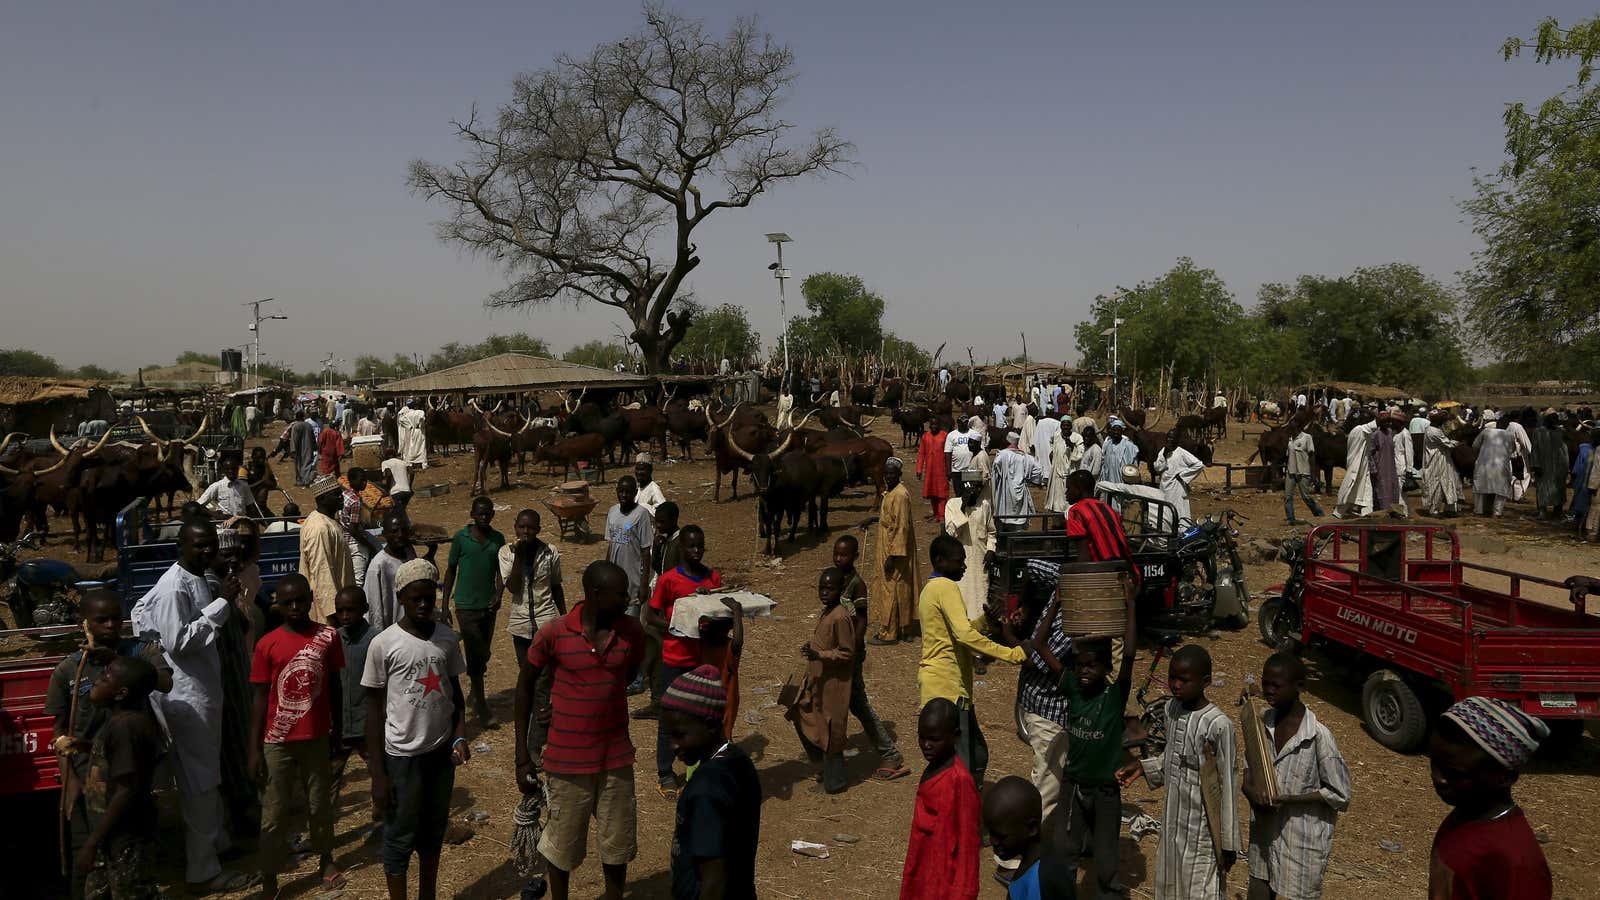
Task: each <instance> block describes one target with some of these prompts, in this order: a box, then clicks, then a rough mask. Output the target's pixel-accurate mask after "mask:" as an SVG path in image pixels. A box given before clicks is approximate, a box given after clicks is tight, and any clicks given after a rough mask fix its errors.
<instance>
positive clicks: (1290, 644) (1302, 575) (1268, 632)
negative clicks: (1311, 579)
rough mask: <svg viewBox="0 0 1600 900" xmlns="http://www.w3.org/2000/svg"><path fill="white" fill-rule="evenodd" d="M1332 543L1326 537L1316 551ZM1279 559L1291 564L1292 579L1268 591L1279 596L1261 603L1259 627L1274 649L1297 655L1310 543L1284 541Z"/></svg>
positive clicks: (1269, 645)
mask: <svg viewBox="0 0 1600 900" xmlns="http://www.w3.org/2000/svg"><path fill="white" fill-rule="evenodd" d="M1330 540H1332V537H1331V536H1325V537H1322V538H1320V539H1319V540H1318V541H1317V546H1316V549H1315V552H1316V553H1318V554H1321V552H1322V548H1323V547H1326V546H1327V545H1328V542H1329V541H1330ZM1278 558H1279V559H1281V560H1283V561H1284V562H1285V563H1288V565H1289V580H1288V581H1285V582H1284V583H1283V584H1277V585H1273V586H1272V588H1271V589H1270V590H1269V591H1268V592H1269V593H1271V594H1275V595H1276V596H1274V597H1273V598H1272V599H1271V600H1268V601H1267V602H1265V603H1263V604H1261V613H1260V616H1259V625H1258V627H1259V628H1260V629H1261V640H1262V641H1264V642H1265V643H1266V645H1267V646H1268V647H1271V648H1273V649H1274V650H1286V651H1289V652H1292V653H1297V652H1299V650H1300V634H1301V631H1300V625H1301V611H1302V610H1303V609H1304V608H1305V607H1304V602H1305V592H1306V542H1305V539H1304V538H1289V539H1287V540H1285V541H1284V542H1283V549H1282V550H1280V551H1279V553H1278Z"/></svg>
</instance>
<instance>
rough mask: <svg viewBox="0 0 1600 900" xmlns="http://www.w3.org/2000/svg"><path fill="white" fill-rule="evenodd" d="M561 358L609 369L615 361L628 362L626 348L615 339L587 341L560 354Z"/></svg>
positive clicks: (579, 363) (613, 365)
mask: <svg viewBox="0 0 1600 900" xmlns="http://www.w3.org/2000/svg"><path fill="white" fill-rule="evenodd" d="M561 358H562V359H563V360H565V361H566V362H569V363H577V364H578V365H580V366H594V367H595V368H597V369H610V368H613V367H615V366H616V364H617V363H627V362H628V348H627V347H624V346H622V345H621V344H619V343H616V342H615V341H600V340H594V341H588V342H587V343H583V344H579V345H577V346H576V347H573V348H572V349H571V350H568V351H567V352H565V353H563V354H561Z"/></svg>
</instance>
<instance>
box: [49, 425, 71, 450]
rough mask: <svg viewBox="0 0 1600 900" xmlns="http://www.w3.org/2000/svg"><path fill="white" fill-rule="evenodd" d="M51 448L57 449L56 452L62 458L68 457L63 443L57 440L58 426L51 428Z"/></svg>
mask: <svg viewBox="0 0 1600 900" xmlns="http://www.w3.org/2000/svg"><path fill="white" fill-rule="evenodd" d="M50 446H52V447H54V448H56V452H57V453H59V454H61V455H62V456H66V455H67V453H68V452H69V451H68V450H67V448H65V447H63V446H61V442H60V441H59V440H57V439H56V426H54V425H51V426H50Z"/></svg>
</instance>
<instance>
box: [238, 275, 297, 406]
mask: <svg viewBox="0 0 1600 900" xmlns="http://www.w3.org/2000/svg"><path fill="white" fill-rule="evenodd" d="M272 300H273V298H271V297H268V298H266V299H265V300H249V301H246V302H245V303H242V304H240V305H241V306H248V307H250V318H251V321H250V331H251V333H252V334H253V335H254V336H255V340H254V341H253V343H254V344H255V350H254V352H253V353H252V354H251V356H253V357H255V358H254V359H253V360H252V361H251V362H252V365H251V368H252V369H253V370H254V371H253V373H252V374H253V378H252V380H253V381H254V382H255V384H253V385H252V387H261V323H262V322H268V321H271V320H273V319H287V318H289V317H288V316H284V315H271V316H263V315H262V314H261V304H263V303H271V302H272Z"/></svg>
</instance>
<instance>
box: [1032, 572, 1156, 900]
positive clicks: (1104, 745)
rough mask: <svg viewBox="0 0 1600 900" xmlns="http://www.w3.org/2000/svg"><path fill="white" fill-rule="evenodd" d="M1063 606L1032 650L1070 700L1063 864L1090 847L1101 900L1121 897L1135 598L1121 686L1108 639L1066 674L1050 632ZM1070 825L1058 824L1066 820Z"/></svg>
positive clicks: (1082, 646) (1087, 645)
mask: <svg viewBox="0 0 1600 900" xmlns="http://www.w3.org/2000/svg"><path fill="white" fill-rule="evenodd" d="M1058 606H1059V601H1056V602H1053V603H1051V605H1050V608H1049V609H1048V610H1046V612H1045V615H1043V616H1041V617H1040V619H1039V627H1038V630H1037V631H1036V632H1035V633H1034V636H1033V640H1032V642H1031V643H1032V645H1033V648H1032V649H1033V650H1034V651H1035V652H1037V653H1038V654H1039V656H1040V658H1042V659H1043V660H1044V661H1045V663H1046V665H1048V666H1050V669H1051V671H1053V672H1055V673H1056V674H1058V675H1060V676H1061V691H1062V693H1064V694H1066V695H1067V709H1066V723H1065V724H1066V732H1067V746H1068V747H1069V748H1070V750H1069V751H1068V755H1067V763H1066V766H1065V767H1064V768H1063V770H1062V782H1061V800H1060V804H1059V805H1058V806H1057V812H1056V816H1057V822H1056V826H1055V835H1056V837H1055V838H1054V840H1055V841H1056V844H1057V852H1058V854H1059V856H1060V857H1061V858H1064V859H1067V860H1070V861H1071V862H1072V863H1073V865H1076V864H1077V860H1078V859H1079V858H1080V857H1081V856H1082V854H1083V851H1084V849H1085V846H1086V845H1089V844H1092V845H1093V850H1094V872H1095V883H1096V892H1095V894H1094V896H1095V897H1096V898H1097V900H1101V898H1107V897H1118V898H1120V897H1122V896H1124V894H1125V893H1126V891H1125V889H1124V888H1123V887H1122V886H1121V885H1120V884H1119V883H1118V881H1117V839H1118V835H1119V834H1120V832H1121V830H1122V788H1121V786H1120V785H1119V784H1118V783H1117V771H1118V769H1120V768H1122V767H1123V765H1124V764H1125V762H1126V761H1127V759H1128V752H1127V751H1126V750H1125V749H1124V748H1123V743H1122V737H1123V731H1124V725H1123V721H1124V720H1123V709H1124V708H1125V707H1126V706H1127V703H1128V693H1129V691H1130V690H1131V689H1132V686H1133V659H1134V656H1135V654H1137V653H1138V642H1137V630H1136V625H1135V622H1134V611H1133V610H1134V594H1133V591H1132V590H1131V589H1130V590H1129V591H1128V595H1127V606H1126V618H1127V624H1126V626H1125V628H1124V633H1123V639H1122V659H1121V661H1120V665H1119V666H1118V668H1117V679H1116V681H1115V682H1113V681H1111V680H1110V678H1109V676H1110V674H1111V641H1110V640H1109V639H1106V638H1096V639H1080V640H1075V641H1073V642H1072V648H1071V653H1070V657H1069V660H1070V662H1071V668H1070V669H1068V668H1067V667H1066V666H1064V665H1063V664H1062V661H1061V660H1059V659H1056V657H1055V655H1054V654H1052V653H1051V652H1050V647H1049V642H1048V641H1046V640H1045V639H1044V636H1045V629H1047V628H1050V627H1051V626H1052V625H1053V624H1054V623H1055V621H1056V610H1057V608H1058ZM1063 815H1064V816H1065V817H1066V821H1065V822H1062V821H1060V817H1061V816H1063Z"/></svg>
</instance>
